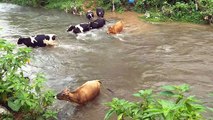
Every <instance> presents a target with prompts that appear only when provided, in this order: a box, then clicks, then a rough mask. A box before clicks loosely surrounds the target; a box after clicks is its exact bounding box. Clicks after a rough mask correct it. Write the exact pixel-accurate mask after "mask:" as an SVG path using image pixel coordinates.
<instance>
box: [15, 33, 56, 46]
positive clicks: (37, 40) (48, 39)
mask: <svg viewBox="0 0 213 120" xmlns="http://www.w3.org/2000/svg"><path fill="white" fill-rule="evenodd" d="M54 40H56V35H55V34H40V35H35V36H30V37H20V38H19V39H18V42H17V44H25V45H26V46H27V47H45V46H47V45H54V44H55V43H54V42H53V41H54Z"/></svg>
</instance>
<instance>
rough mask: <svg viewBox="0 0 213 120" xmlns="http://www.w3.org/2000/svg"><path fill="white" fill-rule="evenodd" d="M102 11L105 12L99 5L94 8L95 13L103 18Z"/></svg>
mask: <svg viewBox="0 0 213 120" xmlns="http://www.w3.org/2000/svg"><path fill="white" fill-rule="evenodd" d="M104 13H105V11H104V9H103V8H101V7H98V8H96V14H97V16H98V17H101V18H103V17H104Z"/></svg>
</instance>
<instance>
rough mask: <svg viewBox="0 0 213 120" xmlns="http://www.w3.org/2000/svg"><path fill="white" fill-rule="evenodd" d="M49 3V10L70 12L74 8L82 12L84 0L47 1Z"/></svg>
mask: <svg viewBox="0 0 213 120" xmlns="http://www.w3.org/2000/svg"><path fill="white" fill-rule="evenodd" d="M47 1H48V3H49V4H48V5H46V7H47V8H57V9H61V10H66V11H69V10H71V9H72V8H73V7H76V8H78V9H79V10H82V4H83V1H84V0H47Z"/></svg>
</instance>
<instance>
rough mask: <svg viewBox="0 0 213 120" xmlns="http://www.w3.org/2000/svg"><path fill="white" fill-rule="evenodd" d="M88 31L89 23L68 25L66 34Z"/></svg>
mask: <svg viewBox="0 0 213 120" xmlns="http://www.w3.org/2000/svg"><path fill="white" fill-rule="evenodd" d="M89 30H90V23H80V24H77V25H70V26H69V28H68V29H67V32H73V33H75V34H77V33H83V32H86V31H89Z"/></svg>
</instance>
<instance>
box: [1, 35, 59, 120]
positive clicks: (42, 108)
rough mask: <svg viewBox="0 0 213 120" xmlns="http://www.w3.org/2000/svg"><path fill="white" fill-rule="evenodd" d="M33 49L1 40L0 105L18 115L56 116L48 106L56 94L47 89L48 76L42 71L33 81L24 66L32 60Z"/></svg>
mask: <svg viewBox="0 0 213 120" xmlns="http://www.w3.org/2000/svg"><path fill="white" fill-rule="evenodd" d="M30 52H31V49H29V48H19V49H16V48H15V45H13V44H10V43H8V42H7V41H5V40H2V39H0V53H1V54H0V104H1V105H2V106H4V107H6V108H7V109H8V110H9V111H10V112H11V113H12V116H13V117H14V118H17V117H18V118H23V119H37V118H43V119H48V118H55V117H56V112H54V111H51V110H49V108H48V107H49V106H51V105H52V104H53V102H54V99H55V98H54V96H55V95H54V93H53V92H52V91H51V90H47V91H43V88H44V87H43V85H42V84H43V82H44V80H45V78H44V76H43V75H41V74H38V75H37V77H36V78H35V79H34V80H30V79H29V78H28V77H25V76H24V71H23V70H22V69H21V68H22V66H23V65H25V64H26V63H27V62H28V61H29V59H30ZM1 117H2V116H0V119H3V118H1ZM7 117H8V116H7Z"/></svg>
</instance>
